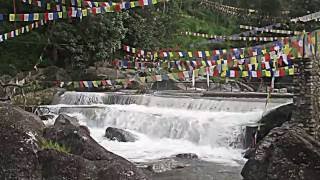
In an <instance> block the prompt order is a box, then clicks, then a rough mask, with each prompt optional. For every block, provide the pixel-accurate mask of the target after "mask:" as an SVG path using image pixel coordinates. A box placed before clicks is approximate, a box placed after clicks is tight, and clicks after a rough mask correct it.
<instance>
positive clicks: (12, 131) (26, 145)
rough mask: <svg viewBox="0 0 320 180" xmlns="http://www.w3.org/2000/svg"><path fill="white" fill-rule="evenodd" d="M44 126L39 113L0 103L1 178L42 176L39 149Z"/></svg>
mask: <svg viewBox="0 0 320 180" xmlns="http://www.w3.org/2000/svg"><path fill="white" fill-rule="evenodd" d="M43 128H44V124H43V123H42V121H41V120H40V119H39V118H38V117H37V116H35V115H33V114H31V113H28V112H25V111H24V110H22V109H20V108H17V107H14V106H12V105H10V104H5V103H0V137H1V138H0V179H41V171H40V169H41V165H40V164H39V162H38V157H37V154H36V153H37V151H38V150H39V147H38V140H39V138H40V136H41V134H42V130H43Z"/></svg>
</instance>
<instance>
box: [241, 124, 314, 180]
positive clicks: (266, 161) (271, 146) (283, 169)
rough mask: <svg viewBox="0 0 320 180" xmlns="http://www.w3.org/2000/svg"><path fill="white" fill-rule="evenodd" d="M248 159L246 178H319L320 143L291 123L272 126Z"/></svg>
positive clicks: (247, 179) (264, 179) (244, 174)
mask: <svg viewBox="0 0 320 180" xmlns="http://www.w3.org/2000/svg"><path fill="white" fill-rule="evenodd" d="M249 158H250V159H249V160H248V161H247V163H246V164H245V166H244V168H243V169H242V172H241V174H242V176H243V177H244V179H246V180H267V179H268V180H271V179H305V180H316V179H318V178H319V177H320V143H319V142H318V141H317V140H315V139H314V138H313V137H311V136H310V135H309V134H307V133H306V132H305V131H304V130H303V129H302V128H300V127H298V126H293V125H288V123H285V124H284V125H283V126H281V127H278V128H275V129H273V130H272V131H271V132H270V133H269V134H268V135H267V136H266V137H265V138H264V139H263V140H262V141H261V142H260V143H258V145H257V148H256V151H255V153H254V154H253V155H251V156H250V157H249Z"/></svg>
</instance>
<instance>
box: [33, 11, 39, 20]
mask: <svg viewBox="0 0 320 180" xmlns="http://www.w3.org/2000/svg"><path fill="white" fill-rule="evenodd" d="M39 16H40V15H39V13H34V14H33V20H35V21H39Z"/></svg>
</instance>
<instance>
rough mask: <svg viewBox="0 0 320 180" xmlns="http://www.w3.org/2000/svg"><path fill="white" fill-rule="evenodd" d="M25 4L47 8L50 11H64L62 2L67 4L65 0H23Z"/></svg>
mask: <svg viewBox="0 0 320 180" xmlns="http://www.w3.org/2000/svg"><path fill="white" fill-rule="evenodd" d="M21 1H22V3H24V4H29V5H33V6H37V7H40V8H45V9H46V10H48V11H62V4H66V3H65V0H55V1H54V2H51V1H49V2H48V1H46V0H21Z"/></svg>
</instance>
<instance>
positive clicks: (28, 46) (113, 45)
mask: <svg viewBox="0 0 320 180" xmlns="http://www.w3.org/2000/svg"><path fill="white" fill-rule="evenodd" d="M96 1H104V2H105V1H106V0H96ZM212 1H218V0H212ZM15 2H16V11H17V13H28V12H44V11H45V9H42V8H39V7H34V6H30V5H25V4H23V3H22V1H20V0H16V1H15ZM69 2H70V0H68V3H69ZM200 2H201V1H199V0H171V1H169V2H165V3H159V4H158V5H155V6H146V7H144V8H143V9H142V8H134V9H131V10H128V11H124V12H121V13H106V14H103V15H97V16H92V15H90V16H89V17H84V18H83V19H82V20H76V19H67V20H58V21H56V22H50V23H49V24H48V25H45V26H44V27H42V28H39V29H37V30H34V31H32V32H31V33H27V34H25V35H22V36H19V37H16V38H13V39H11V40H9V41H6V42H4V43H0V75H2V74H10V75H12V76H14V75H15V74H17V73H18V72H21V71H29V70H32V69H33V67H34V65H36V64H38V67H46V66H50V65H55V66H59V67H62V68H65V69H68V70H70V71H72V72H74V73H73V74H75V75H76V78H82V77H85V76H86V74H85V73H84V71H83V69H85V68H86V67H87V66H90V65H93V64H94V63H95V62H97V61H111V60H113V59H114V58H116V57H118V58H119V57H122V56H123V55H124V54H123V52H122V51H119V49H120V48H121V44H128V45H130V46H134V47H138V48H143V49H146V50H157V49H163V48H174V49H182V50H195V49H213V48H228V47H239V46H240V47H243V46H250V45H252V44H245V43H239V42H224V43H215V44H213V43H210V44H208V43H206V42H207V40H206V39H204V38H199V37H190V36H182V35H181V34H180V33H181V32H185V31H191V32H199V33H208V34H212V35H232V34H234V33H238V32H240V30H239V28H238V25H239V24H250V23H251V24H252V25H257V26H260V25H261V26H262V25H263V24H260V19H257V20H254V21H248V19H245V18H242V17H241V18H234V17H231V16H228V15H224V14H221V13H218V12H216V11H213V10H210V9H208V8H206V7H205V6H203V5H200ZM219 2H222V3H223V4H228V5H232V6H238V7H244V8H252V9H258V10H260V11H262V12H263V13H264V14H266V15H271V16H281V13H282V11H284V10H288V11H290V13H289V15H288V16H291V17H296V16H300V15H304V14H307V13H308V12H315V11H318V10H319V8H320V4H319V3H318V1H317V0H301V1H300V0H219ZM12 12H13V4H12V1H11V0H10V1H8V0H0V13H4V14H8V13H12ZM26 24H28V23H27V22H17V23H12V22H0V33H4V32H9V31H11V30H14V29H16V28H18V27H21V26H24V25H26ZM291 27H293V28H294V29H296V28H297V30H298V29H299V28H300V29H301V28H307V29H314V28H318V25H312V26H310V27H300V26H298V25H291ZM39 63H40V64H39ZM73 79H74V77H73Z"/></svg>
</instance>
